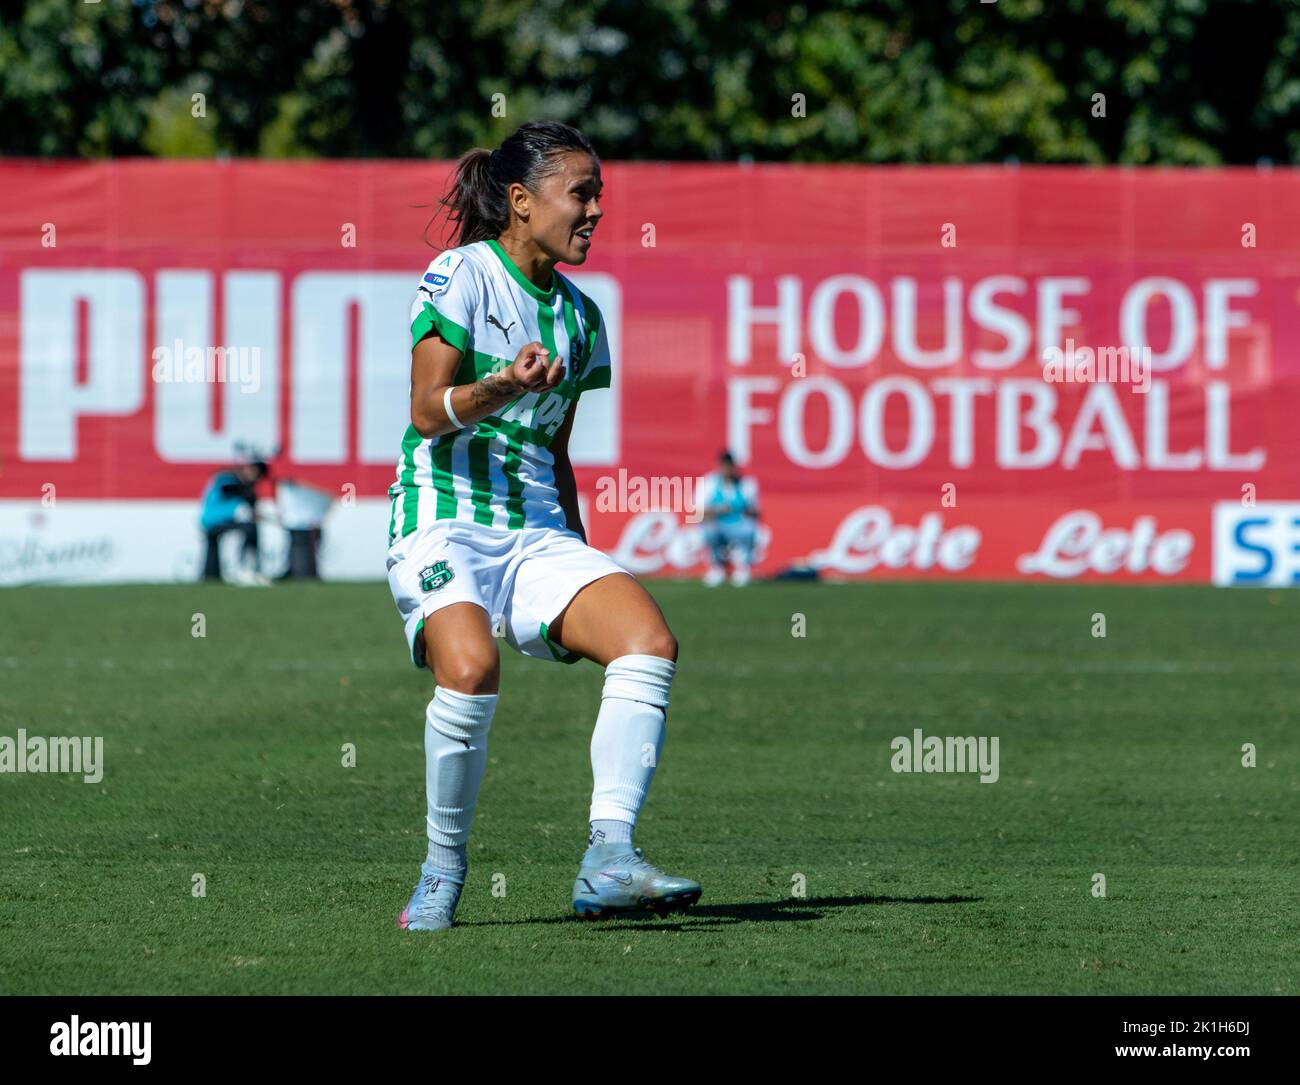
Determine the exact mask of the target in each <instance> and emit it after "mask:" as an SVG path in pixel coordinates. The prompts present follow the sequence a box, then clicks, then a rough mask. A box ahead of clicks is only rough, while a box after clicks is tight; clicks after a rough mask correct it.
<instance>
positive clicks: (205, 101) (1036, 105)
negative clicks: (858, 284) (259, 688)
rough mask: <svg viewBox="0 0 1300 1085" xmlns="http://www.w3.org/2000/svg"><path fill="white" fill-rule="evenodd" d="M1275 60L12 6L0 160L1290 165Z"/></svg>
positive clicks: (945, 2) (1135, 34)
mask: <svg viewBox="0 0 1300 1085" xmlns="http://www.w3.org/2000/svg"><path fill="white" fill-rule="evenodd" d="M1298 50H1300V0H1056V2H1052V0H996V2H994V3H980V2H978V0H874V2H862V0H831V2H826V3H797V4H785V3H770V2H767V0H754V2H747V3H744V4H735V5H733V4H730V3H727V2H724V0H654V2H652V3H642V2H636V0H305V2H303V3H293V4H288V3H280V2H275V0H135V2H132V0H101V2H99V3H79V2H72V0H28V2H27V3H24V4H15V3H12V2H3V3H0V152H2V153H5V154H10V155H14V154H22V155H75V156H101V155H126V154H151V155H191V156H193V155H212V154H228V155H241V156H244V155H246V156H252V155H262V156H269V157H311V156H331V157H333V156H347V157H368V156H385V157H452V156H455V155H457V154H459V153H460V152H461V151H463V150H464V149H466V148H467V147H470V146H473V145H484V144H487V145H493V144H495V143H497V142H499V141H500V139H501V138H502V137H503V136H505V135H506V134H508V133H509V132H510V131H511V130H512V129H513V128H514V127H515V126H516V125H517V124H519V123H521V122H523V121H525V120H529V119H534V118H538V117H548V118H556V119H560V120H565V121H568V122H569V123H571V124H575V125H577V126H579V127H581V128H582V129H583V130H584V131H585V132H587V134H588V135H589V136H590V137H591V138H592V140H593V141H594V142H595V144H596V145H597V147H598V148H599V149H600V151H601V153H602V155H604V156H605V157H608V158H623V159H646V158H651V159H678V160H691V159H704V160H731V159H736V158H742V157H748V158H752V159H755V160H776V161H800V162H813V161H817V162H949V163H956V162H989V161H992V162H1000V161H1003V160H1006V159H1009V158H1014V159H1018V160H1020V161H1024V162H1089V163H1093V162H1098V163H1099V162H1122V163H1135V164H1146V163H1171V164H1220V163H1254V162H1256V161H1257V160H1258V159H1260V158H1262V157H1267V158H1270V159H1273V160H1275V161H1278V162H1296V161H1298V160H1300V125H1298V124H1297V123H1296V122H1297V121H1298V120H1300V70H1297V65H1296V54H1297V51H1298ZM1099 95H1100V96H1104V101H1103V99H1102V98H1098V97H1097V96H1099ZM800 96H802V97H800ZM502 112H504V115H500V114H501V113H502Z"/></svg>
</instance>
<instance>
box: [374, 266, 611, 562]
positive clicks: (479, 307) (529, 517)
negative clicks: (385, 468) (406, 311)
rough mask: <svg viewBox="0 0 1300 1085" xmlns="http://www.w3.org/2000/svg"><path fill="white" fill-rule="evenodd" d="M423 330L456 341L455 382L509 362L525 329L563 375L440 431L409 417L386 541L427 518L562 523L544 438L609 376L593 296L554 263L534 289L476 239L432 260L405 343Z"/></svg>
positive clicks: (524, 339) (526, 338) (508, 524)
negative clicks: (546, 284) (558, 361)
mask: <svg viewBox="0 0 1300 1085" xmlns="http://www.w3.org/2000/svg"><path fill="white" fill-rule="evenodd" d="M430 331H436V332H437V333H438V335H439V336H440V337H441V338H442V339H444V340H446V341H447V342H448V343H450V344H451V345H452V346H453V347H456V348H457V349H458V350H459V351H461V361H460V368H459V369H458V370H457V371H456V376H455V383H456V384H458V385H460V384H472V383H473V382H474V381H476V380H479V379H480V378H482V377H484V376H486V375H487V374H489V373H495V372H498V371H499V370H501V369H503V368H505V367H506V366H508V365H510V363H511V362H513V361H514V359H515V355H516V354H518V353H519V348H520V347H522V346H523V345H524V344H525V343H528V342H531V341H533V340H537V341H539V342H540V343H541V344H542V345H543V346H544V347H546V348H547V350H549V351H550V358H551V359H552V360H554V359H555V358H557V357H558V358H562V359H563V360H564V364H565V378H564V381H563V383H561V384H560V385H559V387H557V388H555V389H553V390H551V391H550V392H546V393H544V394H539V393H537V392H528V393H526V394H524V395H522V396H520V397H519V398H518V399H516V400H514V401H513V402H512V403H509V404H507V405H506V406H505V407H503V408H501V410H500V412H499V413H497V414H494V415H489V416H488V417H487V418H484V419H482V420H481V421H479V422H478V423H476V424H475V425H472V426H468V427H466V428H465V429H461V430H454V431H453V432H451V433H447V434H444V435H443V436H441V437H434V438H432V439H425V438H423V437H421V436H420V434H419V433H418V432H417V431H416V429H415V427H414V426H408V427H407V430H406V436H405V437H404V438H403V440H402V455H401V459H399V460H398V461H397V481H396V482H395V483H393V485H392V486H391V487H389V490H388V493H389V496H390V497H391V498H392V499H393V516H392V520H391V521H390V522H389V528H388V534H389V543H390V545H391V543H392V542H393V541H395V540H396V539H398V538H402V537H404V536H406V535H409V534H411V532H413V531H415V530H416V529H417V528H420V527H424V526H426V525H428V524H430V523H432V522H433V521H435V520H461V521H467V522H472V523H476V524H485V525H487V526H490V527H498V528H525V527H528V528H532V527H557V528H565V527H567V526H568V524H567V522H566V519H565V515H564V510H563V509H561V508H560V500H559V491H558V490H557V489H556V485H555V458H554V456H553V455H552V454H551V451H550V444H551V441H552V440H553V438H554V437H555V434H556V432H557V431H558V430H559V428H560V426H561V425H562V424H563V423H564V420H565V418H566V417H567V416H568V413H569V412H570V411H571V410H573V409H574V406H575V404H576V403H577V401H578V397H579V396H580V395H581V394H582V393H583V392H585V391H587V390H588V389H590V388H608V387H609V378H610V359H609V344H608V342H607V340H606V337H605V331H604V328H603V326H602V322H601V319H600V313H599V311H598V310H597V308H596V306H595V304H594V303H593V302H592V301H591V299H590V298H588V297H587V296H586V295H585V294H583V293H582V292H581V291H580V290H578V289H577V288H576V287H575V286H574V285H573V284H572V283H571V282H569V280H568V279H566V278H565V277H564V276H563V275H561V274H560V273H559V272H558V271H557V272H555V273H554V274H553V277H552V279H551V285H550V289H549V290H542V289H541V288H540V287H537V286H535V285H534V284H533V283H531V282H529V281H528V279H526V278H525V277H524V275H523V273H522V272H521V271H520V270H519V269H518V268H517V267H515V265H514V264H513V263H512V262H511V260H510V257H509V256H507V255H506V253H505V250H504V249H503V248H502V247H501V246H500V245H499V244H498V243H497V242H496V241H478V242H475V243H474V244H472V245H465V246H462V247H461V248H458V249H448V250H447V251H446V252H444V253H442V255H440V256H439V257H438V258H437V259H435V260H434V261H433V262H432V263H430V264H429V268H428V270H427V271H426V272H425V275H424V279H423V281H422V282H421V283H420V287H419V292H418V293H417V295H416V298H415V302H414V303H413V304H412V306H411V344H412V346H414V345H415V344H416V343H418V342H419V341H420V340H421V339H423V338H424V337H425V336H427V335H428V334H429V332H430Z"/></svg>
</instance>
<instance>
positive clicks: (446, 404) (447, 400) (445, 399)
mask: <svg viewBox="0 0 1300 1085" xmlns="http://www.w3.org/2000/svg"><path fill="white" fill-rule="evenodd" d="M453 388H454V386H450V385H449V386H448V388H447V390H446V391H445V392H444V393H443V394H442V409H443V410H444V411H446V412H447V419H448V421H450V422H451V423H452V425H454V426H455V427H456V428H457V429H464V428H465V423H464V422H462V421H461V420H460V419H459V418H457V417H456V412H455V411H453V410H452V409H451V393H452V391H453Z"/></svg>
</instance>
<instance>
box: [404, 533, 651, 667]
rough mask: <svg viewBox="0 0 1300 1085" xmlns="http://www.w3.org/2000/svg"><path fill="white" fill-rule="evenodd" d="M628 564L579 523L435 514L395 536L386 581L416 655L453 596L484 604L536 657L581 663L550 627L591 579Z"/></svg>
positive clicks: (516, 644)
mask: <svg viewBox="0 0 1300 1085" xmlns="http://www.w3.org/2000/svg"><path fill="white" fill-rule="evenodd" d="M625 572H627V570H626V569H624V568H623V567H622V566H621V565H619V564H618V562H616V561H615V560H614V559H613V558H611V557H610V556H609V555H608V554H606V553H604V552H603V551H600V550H597V549H596V548H595V547H592V546H588V545H587V544H586V543H585V542H583V541H582V538H581V537H580V536H579V535H578V534H577V533H576V532H573V531H568V530H561V529H559V528H551V527H535V528H518V529H512V528H494V527H485V526H483V525H482V524H474V523H466V522H465V521H463V520H434V521H433V522H432V523H431V524H429V525H427V526H426V527H423V528H420V529H419V530H417V531H413V532H412V533H411V534H410V535H407V536H406V537H405V538H403V539H398V540H397V541H396V542H395V543H393V545H392V547H391V548H390V549H389V551H388V586H389V587H390V588H391V589H392V592H393V601H394V602H395V603H397V610H398V613H399V614H401V616H402V621H403V623H404V624H405V626H406V645H407V648H408V649H409V651H410V657H411V662H413V663H414V664H415V665H416V666H417V667H423V666H424V660H423V659H417V658H416V657H415V637H416V634H417V633H418V632H419V631H420V629H421V628H422V627H423V625H424V620H425V618H426V617H428V616H429V615H430V614H432V613H434V612H435V611H437V610H441V609H442V608H443V607H445V606H449V605H450V604H452V603H475V604H477V605H478V606H480V607H482V608H483V609H484V610H485V611H486V612H487V615H488V620H489V621H490V622H491V623H492V626H493V629H494V631H501V632H503V633H504V635H505V638H506V643H508V644H509V645H510V647H512V648H514V649H515V650H516V651H519V652H522V653H523V654H524V655H526V656H532V657H533V658H535V659H547V660H559V661H560V662H561V663H576V662H577V661H578V660H579V659H580V658H581V657H580V656H578V655H575V654H574V653H572V652H568V651H566V650H565V649H563V648H561V647H560V646H559V645H558V644H553V643H552V642H551V640H550V639H549V638H548V636H547V627H548V626H549V625H550V624H551V623H552V622H553V621H555V619H556V618H558V617H559V616H560V612H561V611H563V610H564V608H565V607H566V606H568V605H569V602H570V600H571V599H572V598H573V597H574V596H575V595H577V594H578V592H579V590H580V589H582V588H584V587H586V586H587V585H588V584H590V583H591V582H592V581H593V580H599V579H600V578H601V577H603V576H608V575H609V574H610V573H625Z"/></svg>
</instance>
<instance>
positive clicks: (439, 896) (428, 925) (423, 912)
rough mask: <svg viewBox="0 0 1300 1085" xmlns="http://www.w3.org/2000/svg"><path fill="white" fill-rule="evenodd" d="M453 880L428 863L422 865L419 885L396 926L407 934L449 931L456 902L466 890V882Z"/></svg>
mask: <svg viewBox="0 0 1300 1085" xmlns="http://www.w3.org/2000/svg"><path fill="white" fill-rule="evenodd" d="M452 877H453V876H452V875H450V874H448V873H446V872H445V871H441V870H435V869H434V868H433V867H431V866H429V864H428V863H424V864H422V865H421V867H420V881H419V884H418V885H416V887H415V892H414V893H412V894H411V899H410V900H409V901H407V902H406V907H405V908H403V909H402V914H401V915H400V916H398V917H397V925H398V926H399V927H401V928H402V930H404V931H445V930H447V929H448V928H449V927H450V926H451V925H452V919H453V917H454V916H455V914H456V903H457V902H458V901H459V900H460V891H461V889H462V888H464V882H457V881H453V880H452ZM461 877H462V878H463V877H464V875H461Z"/></svg>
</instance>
